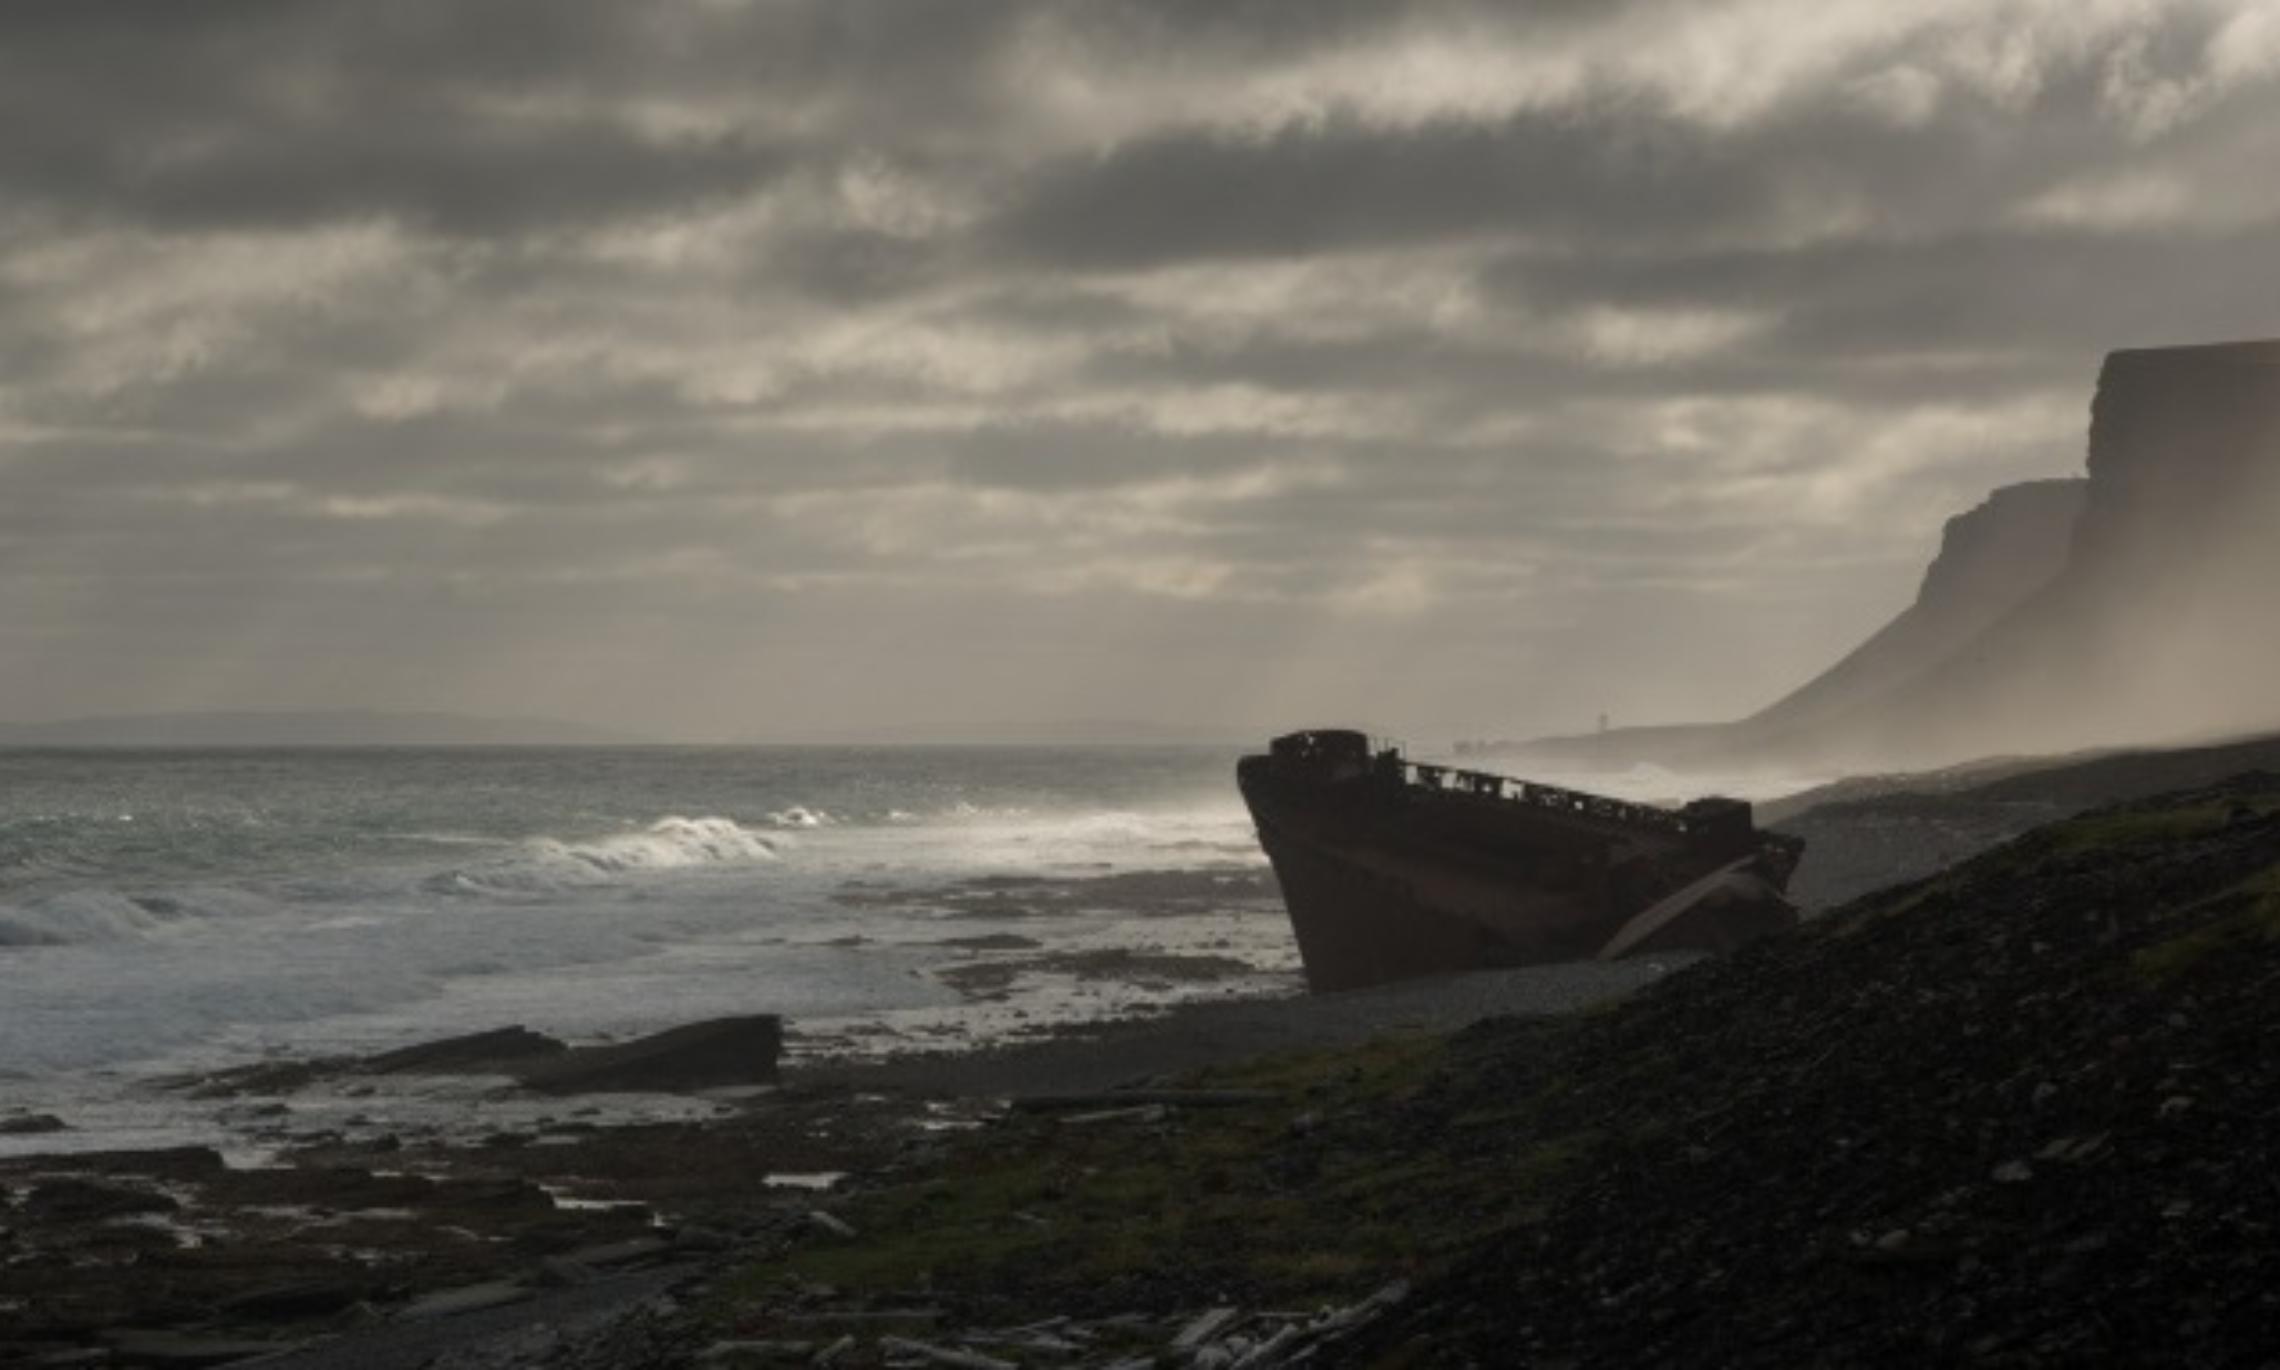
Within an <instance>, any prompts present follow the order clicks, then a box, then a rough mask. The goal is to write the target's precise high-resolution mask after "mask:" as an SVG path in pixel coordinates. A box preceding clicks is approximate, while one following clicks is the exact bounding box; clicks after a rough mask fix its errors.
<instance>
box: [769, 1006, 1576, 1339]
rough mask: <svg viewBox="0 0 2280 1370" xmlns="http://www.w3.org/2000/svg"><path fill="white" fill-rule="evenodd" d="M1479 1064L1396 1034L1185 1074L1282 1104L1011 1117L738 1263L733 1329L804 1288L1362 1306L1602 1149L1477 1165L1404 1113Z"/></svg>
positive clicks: (1469, 1147)
mask: <svg viewBox="0 0 2280 1370" xmlns="http://www.w3.org/2000/svg"><path fill="white" fill-rule="evenodd" d="M1464 1068H1465V1067H1464V1065H1463V1063H1462V1062H1457V1063H1455V1064H1452V1052H1451V1049H1450V1045H1449V1043H1448V1041H1447V1039H1445V1038H1440V1037H1428V1036H1422V1035H1411V1036H1397V1037H1389V1038H1383V1039H1380V1040H1377V1041H1373V1042H1370V1043H1367V1044H1365V1045H1362V1046H1358V1047H1354V1048H1351V1049H1347V1050H1337V1051H1322V1052H1309V1053H1305V1054H1303V1055H1292V1056H1281V1057H1272V1058H1266V1059H1262V1060H1257V1061H1251V1062H1246V1063H1243V1064H1241V1065H1235V1066H1227V1067H1220V1068H1216V1069H1213V1070H1209V1071H1205V1072H1201V1073H1200V1074H1198V1075H1197V1076H1195V1077H1192V1078H1191V1079H1190V1080H1188V1081H1187V1082H1186V1083H1188V1084H1190V1085H1193V1086H1196V1087H1201V1088H1242V1089H1261V1090H1269V1091H1272V1092H1274V1093H1275V1094H1276V1095H1277V1096H1278V1101H1277V1102H1274V1103H1269V1104H1261V1105H1256V1106H1246V1107H1236V1108H1213V1109H1192V1110H1182V1111H1178V1112H1175V1113H1174V1114H1172V1115H1171V1116H1170V1117H1168V1118H1167V1119H1166V1120H1165V1121H1164V1122H1162V1123H1160V1124H1149V1123H1144V1122H1137V1121H1114V1122H1104V1123H1096V1124H1070V1123H1067V1122H1065V1121H1062V1120H1060V1119H1057V1118H1054V1117H1051V1116H1016V1117H1013V1118H1010V1119H1007V1120H1005V1121H1004V1122H1002V1123H1000V1124H998V1125H996V1126H993V1127H992V1128H990V1129H988V1130H987V1131H986V1132H985V1133H982V1134H977V1135H975V1136H973V1137H971V1138H969V1139H967V1140H966V1141H965V1142H964V1143H962V1144H961V1145H960V1147H959V1148H958V1150H957V1151H956V1152H955V1153H954V1154H953V1156H952V1157H951V1158H950V1159H949V1160H947V1161H946V1162H945V1163H944V1165H943V1166H942V1168H941V1169H940V1170H939V1171H938V1172H936V1173H934V1174H932V1175H929V1176H928V1177H926V1178H924V1179H922V1180H917V1181H913V1182H911V1183H908V1184H903V1185H899V1186H896V1187H893V1188H890V1189H885V1190H880V1191H876V1192H873V1193H871V1194H868V1195H864V1196H862V1197H860V1198H858V1199H856V1200H855V1201H854V1202H852V1203H850V1204H849V1205H848V1206H847V1207H846V1208H844V1209H843V1210H842V1214H843V1216H844V1217H845V1218H846V1220H847V1221H848V1222H849V1223H851V1224H852V1225H853V1226H854V1227H855V1228H856V1230H857V1236H856V1237H854V1238H852V1239H838V1240H835V1239H833V1238H830V1237H828V1236H825V1235H822V1234H803V1236H802V1238H801V1239H800V1242H799V1244H798V1245H796V1246H795V1247H794V1249H792V1250H789V1251H787V1252H785V1253H784V1254H783V1255H781V1256H779V1257H776V1258H774V1259H771V1260H767V1261H763V1262H760V1263H758V1264H756V1265H754V1266H752V1267H749V1268H748V1269H746V1270H745V1271H743V1272H742V1273H741V1274H740V1275H739V1276H737V1277H736V1278H735V1279H734V1280H732V1281H731V1282H730V1284H729V1286H728V1289H727V1295H728V1297H727V1300H726V1307H725V1309H724V1312H725V1314H726V1315H727V1316H729V1317H731V1318H735V1317H739V1316H741V1313H740V1310H741V1309H742V1308H748V1307H751V1306H752V1305H754V1304H758V1303H764V1302H766V1301H767V1300H768V1299H769V1297H770V1292H771V1291H772V1290H779V1289H782V1288H784V1287H785V1285H786V1284H787V1282H791V1281H803V1282H808V1283H822V1284H828V1285H831V1286H833V1287H835V1288H838V1289H840V1290H843V1291H847V1292H849V1293H854V1294H871V1295H888V1294H906V1293H910V1292H912V1291H924V1292H925V1293H926V1294H928V1295H929V1296H932V1297H942V1296H952V1295H963V1296H966V1297H967V1298H968V1299H969V1300H970V1301H972V1302H973V1303H974V1304H975V1306H977V1307H982V1306H988V1307H991V1308H993V1309H994V1310H995V1311H997V1312H1000V1313H1003V1314H1004V1315H1006V1316H1008V1317H1018V1316H1020V1315H1022V1314H1024V1313H1027V1312H1036V1313H1038V1314H1039V1315H1044V1314H1050V1313H1060V1312H1071V1311H1076V1310H1079V1309H1083V1308H1086V1307H1087V1306H1088V1305H1089V1304H1090V1303H1092V1302H1102V1303H1107V1302H1114V1303H1116V1304H1118V1305H1119V1306H1122V1307H1130V1306H1133V1303H1134V1301H1135V1300H1140V1301H1144V1300H1145V1297H1146V1295H1145V1291H1146V1290H1147V1289H1148V1288H1151V1287H1157V1288H1163V1289H1167V1290H1174V1291H1177V1290H1189V1291H1192V1290H1193V1289H1194V1288H1195V1287H1197V1286H1198V1285H1199V1284H1201V1285H1203V1286H1204V1287H1210V1288H1214V1289H1218V1290H1221V1291H1224V1293H1225V1296H1226V1297H1229V1298H1241V1299H1244V1300H1248V1301H1253V1302H1267V1301H1288V1302H1291V1303H1293V1304H1294V1305H1297V1306H1304V1304H1305V1303H1307V1302H1313V1301H1320V1300H1325V1299H1329V1300H1338V1299H1350V1298H1353V1297H1358V1296H1360V1295H1362V1294H1366V1293H1367V1292H1369V1290H1371V1289H1374V1288H1376V1287H1377V1286H1378V1285H1380V1284H1382V1283H1384V1281H1385V1280H1387V1279H1390V1278H1393V1277H1394V1276H1396V1275H1404V1276H1409V1277H1412V1278H1414V1277H1417V1276H1419V1275H1423V1274H1426V1273H1429V1272H1430V1271H1431V1270H1432V1269H1435V1268H1437V1267H1438V1265H1439V1264H1441V1263H1443V1262H1445V1261H1446V1260H1447V1259H1449V1258H1450V1257H1451V1256H1452V1255H1453V1254H1455V1253H1456V1252H1457V1251H1459V1250H1462V1249H1464V1248H1465V1247H1466V1246H1467V1245H1468V1244H1470V1243H1471V1242H1473V1241H1476V1240H1478V1239H1479V1238H1480V1237H1482V1236H1484V1235H1486V1234H1487V1233H1488V1232H1490V1231H1493V1230H1497V1229H1499V1228H1502V1227H1505V1226H1509V1225H1510V1224H1512V1223H1514V1222H1517V1221H1524V1220H1525V1219H1526V1218H1527V1217H1528V1216H1529V1215H1530V1214H1531V1213H1532V1212H1533V1209H1531V1208H1530V1206H1529V1199H1530V1196H1531V1194H1532V1192H1533V1191H1534V1190H1536V1189H1537V1188H1538V1187H1539V1186H1540V1185H1542V1184H1543V1183H1544V1182H1545V1181H1547V1180H1548V1179H1549V1178H1550V1177H1552V1176H1554V1175H1556V1174H1559V1173H1560V1172H1561V1171H1563V1170H1565V1169H1566V1168H1567V1167H1568V1166H1570V1165H1572V1164H1574V1163H1576V1161H1577V1160H1578V1159H1580V1158H1581V1157H1582V1156H1583V1155H1584V1154H1586V1152H1587V1151H1588V1150H1589V1146H1590V1144H1591V1141H1592V1139H1590V1138H1569V1139H1563V1140H1561V1141H1558V1142H1554V1143H1549V1144H1538V1145H1515V1146H1510V1147H1495V1148H1489V1149H1487V1150H1486V1151H1485V1152H1484V1150H1483V1148H1481V1147H1480V1146H1478V1145H1477V1143H1478V1141H1479V1137H1480V1134H1479V1133H1478V1132H1477V1131H1476V1132H1471V1133H1465V1132H1461V1131H1456V1130H1451V1129H1448V1128H1447V1127H1446V1126H1444V1125H1443V1124H1444V1123H1445V1121H1446V1120H1445V1117H1443V1116H1441V1115H1438V1114H1436V1115H1434V1116H1433V1118H1432V1119H1431V1122H1430V1125H1424V1120H1421V1119H1419V1118H1417V1117H1414V1116H1411V1114H1412V1110H1413V1109H1414V1108H1417V1107H1425V1106H1426V1105H1424V1104H1421V1103H1420V1102H1419V1101H1420V1100H1421V1099H1424V1098H1426V1097H1427V1096H1429V1094H1430V1092H1431V1090H1432V1088H1433V1087H1434V1085H1435V1083H1436V1082H1437V1081H1441V1080H1445V1079H1446V1078H1447V1074H1448V1072H1449V1071H1451V1070H1462V1069H1464ZM1503 1111H1504V1110H1499V1112H1500V1113H1501V1112H1503ZM1510 1122H1511V1124H1512V1125H1513V1126H1514V1127H1515V1128H1516V1129H1517V1128H1518V1126H1519V1124H1520V1122H1521V1119H1520V1117H1519V1116H1518V1114H1517V1113H1515V1115H1514V1116H1513V1117H1512V1118H1511V1119H1510ZM1455 1147H1462V1148H1464V1149H1463V1151H1462V1152H1461V1153H1460V1152H1458V1151H1456V1150H1453V1149H1452V1148H1455ZM1484 1196H1486V1197H1488V1198H1490V1199H1492V1200H1493V1201H1492V1202H1487V1203H1484V1202H1483V1198H1484ZM1104 1291H1112V1292H1104Z"/></svg>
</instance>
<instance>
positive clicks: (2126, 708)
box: [1493, 341, 2280, 770]
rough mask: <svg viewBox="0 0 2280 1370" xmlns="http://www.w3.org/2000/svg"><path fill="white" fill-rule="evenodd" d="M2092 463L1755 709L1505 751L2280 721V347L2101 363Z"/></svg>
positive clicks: (1971, 544) (1969, 543)
mask: <svg viewBox="0 0 2280 1370" xmlns="http://www.w3.org/2000/svg"><path fill="white" fill-rule="evenodd" d="M2086 472H2087V474H2086V475H2085V476H2084V477H2082V478H2079V479H2067V480H2051V481H2037V482H2032V483H2029V484H2026V485H2019V486H2010V487H2005V488H2003V489H2000V490H1997V491H1995V492H1994V493H1993V494H1992V495H1991V496H1989V498H1988V500H1987V501H1986V503H1984V504H1982V505H1981V506H1979V507H1978V508H1976V509H1974V510H1972V511H1970V512H1968V513H1965V514H1962V515H1959V516H1957V517H1956V518H1954V519H1952V520H1950V521H1949V523H1948V525H1947V527H1946V529H1945V531H1944V535H1943V538H1942V541H1941V545H1940V549H1939V553H1938V556H1937V557H1936V559H1935V560H1934V561H1933V562H1932V564H1931V567H1930V569H1929V570H1928V571H1927V572H1926V573H1925V576H1924V580H1923V585H1922V588H1921V590H1920V591H1919V593H1918V595H1917V598H1916V601H1915V602H1914V603H1913V604H1912V605H1911V606H1910V607H1909V608H1907V609H1906V610H1904V611H1902V613H1901V614H1900V615H1899V616H1898V617H1897V618H1895V619H1894V620H1893V621H1892V622H1891V623H1889V624H1887V625H1885V626H1884V627H1883V628H1881V629H1880V630H1878V631H1877V632H1876V633H1875V634H1873V635H1871V636H1870V638H1869V639H1868V640H1867V641H1866V642H1864V643H1863V644H1862V645H1861V646H1860V647H1859V648H1858V649H1856V650H1855V651H1854V652H1852V653H1850V654H1849V655H1847V656H1846V657H1845V658H1844V659H1843V660H1841V661H1839V662H1838V663H1837V664H1836V665H1834V666H1832V667H1830V668H1829V669H1828V670H1827V671H1826V672H1824V673H1822V674H1821V675H1820V676H1818V677H1816V678H1814V679H1813V680H1811V681H1808V682H1807V683H1806V684H1804V685H1803V686H1801V687H1799V688H1798V689H1796V690H1794V691H1792V692H1791V693H1790V694H1788V695H1786V696H1784V697H1783V698H1781V699H1780V700H1777V701H1776V702H1774V703H1773V704H1771V705H1769V706H1767V707H1766V708H1764V709H1762V710H1760V711H1759V712H1758V713H1756V714H1753V715H1751V716H1750V717H1748V718H1745V719H1741V720H1738V721H1735V722H1731V723H1720V724H1706V725H1698V726H1693V725H1690V726H1672V727H1654V728H1631V729H1617V730H1614V731H1611V732H1607V733H1603V734H1597V735H1592V736H1586V737H1570V738H1548V739H1541V740H1538V741H1536V742H1531V743H1513V744H1496V745H1495V747H1494V748H1493V749H1494V750H1496V751H1498V752H1500V753H1505V754H1510V755H1513V756H1516V757H1519V758H1522V759H1530V758H1532V759H1535V760H1537V761H1539V762H1558V763H1560V764H1563V765H1570V766H1572V765H1576V764H1587V765H1606V766H1629V765H1633V764H1636V763H1639V762H1651V763H1654V764H1657V765H1662V766H1667V767H1671V768H1674V769H1681V770H1684V769H1689V768H1702V769H1716V770H1731V769H1734V768H1736V767H1743V766H1749V765H1761V766H1770V767H1775V768H1780V767H1794V766H1799V765H1822V766H1837V767H1843V768H1849V769H1860V768H1863V767H1877V766H1885V767H1889V766H1891V765H1894V764H1901V763H1905V764H1909V765H1913V766H1919V767H1920V766H1926V765H1935V764H1942V763H1950V762H1961V761H1966V760H1969V759H1971V758H1974V757H1983V756H1992V755H1999V754H2005V753H2022V752H2026V753H2037V752H2061V751H2068V750H2074V749H2079V748H2084V747H2093V746H2116V745H2124V744H2131V743H2138V744H2145V743H2156V742H2170V743H2173V742H2177V741H2181V740H2186V739H2192V738H2209V737H2216V736H2220V735H2223V734H2226V733H2242V732H2250V731H2258V730H2270V729H2272V728H2275V727H2280V703H2275V697H2274V695H2273V693H2272V691H2271V689H2270V688H2269V684H2270V682H2271V681H2272V680H2273V679H2274V678H2275V677H2276V676H2280V634H2275V633H2273V632H2272V631H2271V623H2272V618H2271V605H2270V601H2269V587H2270V586H2272V585H2274V584H2280V539H2275V538H2274V537H2273V536H2272V529H2273V528H2274V527H2276V526H2280V342H2276V341H2261V342H2240V343H2215V344H2206V345H2196V346H2188V347H2155V348H2133V349H2127V350H2123V351H2118V352H2114V353H2112V354H2110V355H2109V356H2107V358H2106V360H2105V363H2104V365H2103V367H2102V368H2101V369H2100V371H2099V375H2098V381H2097V387H2096V390H2095V391H2094V392H2093V394H2092V395H2091V398H2090V424H2089V438H2088V444H2087V460H2086Z"/></svg>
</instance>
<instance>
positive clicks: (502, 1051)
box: [363, 1025, 570, 1075]
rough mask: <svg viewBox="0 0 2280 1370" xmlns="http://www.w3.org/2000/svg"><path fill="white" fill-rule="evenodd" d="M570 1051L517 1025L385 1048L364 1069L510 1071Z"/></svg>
mask: <svg viewBox="0 0 2280 1370" xmlns="http://www.w3.org/2000/svg"><path fill="white" fill-rule="evenodd" d="M569 1050H570V1048H569V1047H568V1046H567V1045H566V1044H564V1043H563V1042H561V1041H559V1040H557V1039H556V1038H553V1037H549V1036H547V1035H546V1034H545V1033H543V1032H533V1031H531V1030H530V1029H529V1028H526V1027H522V1026H519V1025H518V1026H515V1027H504V1028H494V1029H492V1030H491V1031H489V1032H472V1033H468V1034H467V1035H465V1036H462V1037H446V1038H443V1039H441V1040H439V1041H434V1042H422V1043H420V1044H419V1045H417V1046H409V1047H403V1048H400V1049H398V1050H396V1051H385V1052H382V1053H380V1054H379V1055H377V1056H368V1057H366V1058H364V1061H363V1068H364V1069H365V1070H367V1071H370V1072H372V1073H373V1074H376V1075H467V1074H483V1075H489V1074H509V1073H512V1069H513V1068H519V1067H522V1066H526V1065H528V1064H530V1063H532V1062H535V1061H539V1060H543V1059H545V1058H548V1057H553V1056H560V1055H562V1054H563V1053H565V1052H567V1051H569Z"/></svg>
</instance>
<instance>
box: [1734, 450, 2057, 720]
mask: <svg viewBox="0 0 2280 1370" xmlns="http://www.w3.org/2000/svg"><path fill="white" fill-rule="evenodd" d="M2087 485H2088V482H2087V481H2084V480H2080V479H2074V480H2041V481H2029V482H2027V483H2026V484H2023V485H2007V486H2004V487H2003V488H2001V489H1999V490H1997V491H1995V493H1993V494H1991V495H1989V496H1988V497H1987V499H1986V502H1984V503H1982V504H1981V505H1979V507H1977V508H1975V509H1972V510H1970V511H1968V512H1966V513H1962V514H1958V515H1956V516H1955V517H1954V518H1951V519H1949V520H1948V521H1947V526H1946V528H1945V529H1944V530H1942V532H1941V535H1940V550H1939V555H1938V556H1936V557H1935V558H1933V560H1932V564H1931V567H1930V569H1928V570H1927V571H1925V572H1924V583H1923V586H1922V588H1921V589H1920V590H1918V591H1917V593H1916V602H1915V603H1913V604H1911V605H1909V606H1908V608H1907V609H1906V610H1904V611H1902V612H1901V614H1900V616H1899V617H1897V618H1895V619H1893V620H1892V621H1891V622H1890V623H1888V624H1886V625H1885V626H1884V627H1883V628H1882V629H1881V630H1879V631H1878V632H1877V634H1876V635H1875V636H1874V637H1872V638H1870V639H1869V640H1868V641H1867V642H1864V643H1862V644H1861V645H1860V646H1859V647H1858V648H1857V649H1855V650H1854V651H1853V652H1852V654H1851V655H1849V656H1847V657H1846V658H1845V659H1844V660H1842V661H1840V662H1838V663H1837V664H1836V665H1834V666H1832V667H1830V668H1829V669H1828V670H1827V671H1824V672H1823V673H1822V674H1820V675H1819V676H1817V677H1815V678H1814V679H1813V680H1812V681H1810V682H1808V683H1807V684H1806V685H1804V686H1803V687H1801V688H1799V689H1798V690H1796V691H1795V692H1794V693H1792V694H1789V695H1787V696H1785V697H1784V698H1782V699H1781V700H1779V701H1778V702H1776V703H1774V704H1772V705H1770V706H1768V707H1767V708H1765V709H1764V710H1762V711H1760V712H1759V713H1757V714H1755V715H1752V716H1751V718H1750V719H1749V720H1748V722H1747V726H1749V727H1751V728H1754V729H1759V730H1765V731H1770V732H1781V731H1787V730H1789V729H1793V728H1799V727H1803V726H1805V725H1807V724H1810V723H1811V722H1813V721H1814V720H1816V719H1821V718H1827V717H1830V716H1832V715H1837V714H1841V713H1843V712H1845V711H1847V710H1851V709H1857V708H1861V707H1864V706H1866V705H1868V704H1870V703H1871V702H1872V701H1874V700H1875V699H1876V698H1877V697H1878V696H1879V695H1882V694H1884V693H1885V692H1887V691H1890V690H1893V689H1895V688H1897V687H1899V686H1902V685H1905V684H1906V683H1908V682H1909V681H1912V680H1914V679H1916V678H1917V677H1919V676H1921V675H1922V674H1923V673H1924V672H1926V671H1928V670H1931V669H1932V668H1934V667H1936V666H1938V665H1940V664H1941V663H1942V662H1943V661H1945V660H1946V659H1947V658H1948V657H1949V656H1950V655H1952V654H1953V653H1954V652H1955V651H1956V650H1957V649H1958V648H1960V647H1962V646H1963V645H1964V644H1965V643H1967V642H1969V641H1970V640H1971V639H1972V638H1973V637H1975V636H1977V635H1978V634H1979V633H1981V632H1983V631H1985V630H1986V629H1987V628H1988V627H1989V626H1990V625H1992V624H1994V623H1995V622H1996V621H1998V620H1999V619H2001V618H2002V617H2003V616H2004V615H2005V614H2008V613H2010V612H2011V611H2012V610H2014V609H2016V608H2018V607H2019V606H2020V605H2021V604H2023V603H2025V602H2026V601H2027V600H2028V599H2029V598H2031V597H2032V596H2033V595H2034V594H2035V593H2036V592H2037V591H2040V590H2042V589H2043V588H2044V587H2045V586H2047V585H2049V584H2050V583H2051V581H2052V580H2053V579H2055V578H2056V577H2057V576H2058V574H2059V572H2060V571H2061V570H2063V569H2064V568H2065V566H2066V563H2067V553H2068V549H2069V548H2071V547H2072V546H2073V544H2074V538H2075V526H2076V524H2077V523H2078V522H2079V521H2080V519H2081V517H2082V509H2083V504H2084V502H2085V500H2084V494H2085V489H2086V487H2087Z"/></svg>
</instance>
